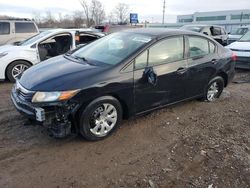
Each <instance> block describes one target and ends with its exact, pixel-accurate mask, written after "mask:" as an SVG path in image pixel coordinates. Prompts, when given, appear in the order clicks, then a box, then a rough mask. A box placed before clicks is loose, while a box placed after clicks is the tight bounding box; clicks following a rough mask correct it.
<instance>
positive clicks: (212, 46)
mask: <svg viewBox="0 0 250 188" xmlns="http://www.w3.org/2000/svg"><path fill="white" fill-rule="evenodd" d="M209 49H210V53H215V44H214V43H212V42H209Z"/></svg>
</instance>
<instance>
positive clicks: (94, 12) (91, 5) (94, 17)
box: [80, 0, 105, 27]
mask: <svg viewBox="0 0 250 188" xmlns="http://www.w3.org/2000/svg"><path fill="white" fill-rule="evenodd" d="M80 3H81V5H82V7H83V12H84V14H85V17H86V21H87V26H88V27H89V26H91V25H92V24H96V25H97V24H100V23H101V22H102V21H103V20H104V19H105V10H104V7H103V5H102V3H101V2H100V1H99V0H92V1H91V2H89V1H88V0H80ZM93 22H94V23H93Z"/></svg>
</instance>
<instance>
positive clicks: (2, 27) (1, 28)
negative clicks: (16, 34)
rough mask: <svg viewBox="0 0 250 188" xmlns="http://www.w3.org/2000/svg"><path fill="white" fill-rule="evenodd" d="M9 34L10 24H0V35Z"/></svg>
mask: <svg viewBox="0 0 250 188" xmlns="http://www.w3.org/2000/svg"><path fill="white" fill-rule="evenodd" d="M6 34H10V23H8V22H0V35H6Z"/></svg>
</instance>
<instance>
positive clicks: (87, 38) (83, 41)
mask: <svg viewBox="0 0 250 188" xmlns="http://www.w3.org/2000/svg"><path fill="white" fill-rule="evenodd" d="M96 39H97V37H96V36H91V35H80V40H79V44H88V43H90V42H92V41H94V40H96Z"/></svg>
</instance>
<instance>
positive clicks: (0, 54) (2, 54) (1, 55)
mask: <svg viewBox="0 0 250 188" xmlns="http://www.w3.org/2000/svg"><path fill="white" fill-rule="evenodd" d="M7 54H8V52H2V53H0V58H1V57H4V56H6V55H7Z"/></svg>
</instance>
